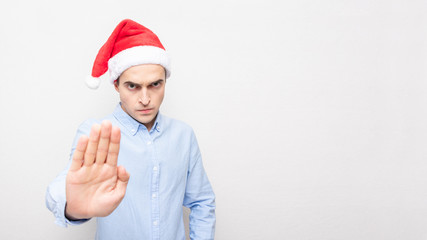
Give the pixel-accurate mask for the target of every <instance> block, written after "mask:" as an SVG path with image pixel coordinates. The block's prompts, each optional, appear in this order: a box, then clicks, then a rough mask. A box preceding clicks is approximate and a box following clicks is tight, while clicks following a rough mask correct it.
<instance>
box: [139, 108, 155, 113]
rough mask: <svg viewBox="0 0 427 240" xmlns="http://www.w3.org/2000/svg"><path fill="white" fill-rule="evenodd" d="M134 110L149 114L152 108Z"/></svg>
mask: <svg viewBox="0 0 427 240" xmlns="http://www.w3.org/2000/svg"><path fill="white" fill-rule="evenodd" d="M136 111H137V112H139V113H142V114H149V113H151V111H153V108H147V109H141V110H136Z"/></svg>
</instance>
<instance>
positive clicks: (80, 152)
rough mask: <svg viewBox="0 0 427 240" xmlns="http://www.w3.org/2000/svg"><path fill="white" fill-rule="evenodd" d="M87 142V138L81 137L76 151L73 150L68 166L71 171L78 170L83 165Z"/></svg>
mask: <svg viewBox="0 0 427 240" xmlns="http://www.w3.org/2000/svg"><path fill="white" fill-rule="evenodd" d="M88 141H89V138H88V137H87V136H81V137H80V138H79V141H78V142H77V146H76V149H75V150H74V154H73V160H72V162H71V166H70V170H71V171H75V170H78V169H80V168H81V166H82V165H83V156H84V154H85V150H86V147H87V143H88Z"/></svg>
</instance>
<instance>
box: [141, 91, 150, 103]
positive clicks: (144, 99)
mask: <svg viewBox="0 0 427 240" xmlns="http://www.w3.org/2000/svg"><path fill="white" fill-rule="evenodd" d="M139 102H141V104H142V105H144V106H147V105H148V104H149V103H150V96H149V95H148V92H147V89H145V88H144V89H142V94H141V96H140V98H139Z"/></svg>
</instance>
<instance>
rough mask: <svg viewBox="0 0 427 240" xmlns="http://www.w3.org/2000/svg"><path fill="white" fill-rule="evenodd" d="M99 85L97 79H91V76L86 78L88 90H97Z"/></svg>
mask: <svg viewBox="0 0 427 240" xmlns="http://www.w3.org/2000/svg"><path fill="white" fill-rule="evenodd" d="M100 83H101V81H100V80H99V78H96V77H92V76H87V77H86V86H87V87H88V88H90V89H97V88H98V87H99V84H100Z"/></svg>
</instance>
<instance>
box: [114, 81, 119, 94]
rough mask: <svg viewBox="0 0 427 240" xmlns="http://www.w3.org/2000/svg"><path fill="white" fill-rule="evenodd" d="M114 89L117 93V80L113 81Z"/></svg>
mask: <svg viewBox="0 0 427 240" xmlns="http://www.w3.org/2000/svg"><path fill="white" fill-rule="evenodd" d="M114 88H115V89H116V91H117V92H119V84H118V83H117V80H115V81H114Z"/></svg>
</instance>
